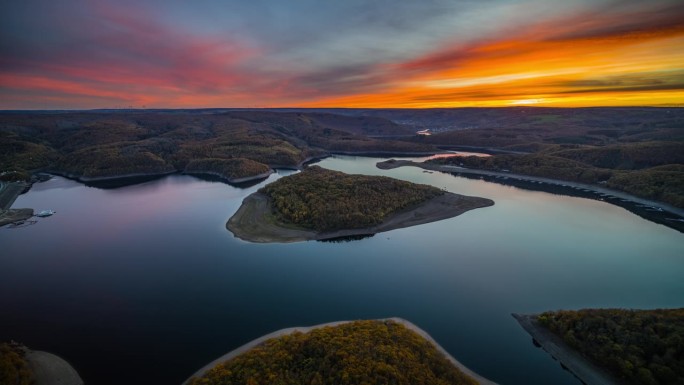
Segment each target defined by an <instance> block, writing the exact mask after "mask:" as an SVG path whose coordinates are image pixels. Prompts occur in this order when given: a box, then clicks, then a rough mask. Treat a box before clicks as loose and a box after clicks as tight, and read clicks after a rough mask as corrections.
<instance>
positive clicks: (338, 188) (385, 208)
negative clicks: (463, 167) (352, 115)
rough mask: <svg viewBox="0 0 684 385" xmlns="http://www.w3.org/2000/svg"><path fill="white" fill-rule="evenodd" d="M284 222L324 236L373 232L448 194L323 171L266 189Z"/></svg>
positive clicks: (383, 179) (310, 171) (393, 181)
mask: <svg viewBox="0 0 684 385" xmlns="http://www.w3.org/2000/svg"><path fill="white" fill-rule="evenodd" d="M259 192H261V193H263V194H265V195H267V196H268V197H269V198H270V199H271V201H272V205H273V209H274V210H275V214H276V216H277V218H278V219H279V220H281V221H282V222H285V223H291V224H295V225H297V226H300V227H304V228H307V229H312V230H316V231H319V232H324V231H334V230H339V229H356V228H364V227H371V226H374V225H377V224H379V223H381V222H382V221H383V220H384V219H385V218H386V217H387V216H388V215H390V214H392V213H394V212H396V211H398V210H401V209H405V208H409V207H413V206H416V205H418V204H420V203H422V202H425V201H427V200H428V199H431V198H434V197H437V196H439V195H442V194H444V192H443V191H442V190H440V189H438V188H435V187H432V186H427V185H421V184H415V183H411V182H406V181H401V180H398V179H393V178H388V177H383V176H368V175H350V174H345V173H342V172H338V171H332V170H327V169H324V168H321V167H319V166H310V167H307V168H306V169H305V170H304V171H302V172H301V173H299V174H295V175H291V176H288V177H285V178H281V179H279V180H277V181H275V182H273V183H271V184H268V185H266V186H265V187H262V188H261V189H260V190H259Z"/></svg>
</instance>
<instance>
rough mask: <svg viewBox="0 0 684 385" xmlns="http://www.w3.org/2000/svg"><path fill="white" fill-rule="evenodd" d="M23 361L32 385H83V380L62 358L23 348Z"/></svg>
mask: <svg viewBox="0 0 684 385" xmlns="http://www.w3.org/2000/svg"><path fill="white" fill-rule="evenodd" d="M21 350H23V351H24V359H25V360H26V362H27V363H28V366H29V369H30V370H31V373H32V374H33V377H34V381H33V382H32V384H33V385H83V384H84V382H83V379H82V378H81V376H80V375H79V374H78V372H77V371H76V369H74V367H73V366H71V364H69V362H67V361H66V360H65V359H64V358H62V357H60V356H58V355H56V354H52V353H49V352H44V351H40V350H31V349H29V348H27V347H25V346H22V347H21Z"/></svg>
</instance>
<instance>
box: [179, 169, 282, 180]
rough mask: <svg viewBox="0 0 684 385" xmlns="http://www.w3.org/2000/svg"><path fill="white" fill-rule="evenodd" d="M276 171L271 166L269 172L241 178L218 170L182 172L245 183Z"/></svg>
mask: <svg viewBox="0 0 684 385" xmlns="http://www.w3.org/2000/svg"><path fill="white" fill-rule="evenodd" d="M274 172H275V170H274V169H273V168H270V169H269V170H268V171H267V172H262V173H261V174H257V175H252V176H244V177H241V178H231V177H228V176H226V175H224V174H221V173H220V172H216V171H183V172H182V173H181V174H185V175H192V176H197V175H199V176H202V175H208V176H211V177H217V178H219V179H220V180H222V181H225V182H226V183H228V184H240V183H245V182H253V181H257V180H260V179H266V178H268V177H269V176H270V175H271V174H273V173H274Z"/></svg>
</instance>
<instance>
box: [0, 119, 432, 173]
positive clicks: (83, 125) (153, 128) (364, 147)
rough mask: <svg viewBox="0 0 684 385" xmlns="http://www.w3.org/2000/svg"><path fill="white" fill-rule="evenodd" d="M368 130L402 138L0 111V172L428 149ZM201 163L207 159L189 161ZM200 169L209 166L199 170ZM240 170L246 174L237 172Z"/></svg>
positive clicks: (263, 124) (322, 123)
mask: <svg viewBox="0 0 684 385" xmlns="http://www.w3.org/2000/svg"><path fill="white" fill-rule="evenodd" d="M369 126H373V127H377V129H376V131H375V132H376V133H378V132H380V133H390V132H395V131H396V133H406V128H403V127H401V126H398V125H396V124H394V123H392V122H390V121H387V120H383V119H381V118H373V119H370V118H368V119H366V118H357V117H348V116H329V115H324V114H315V113H311V114H307V113H295V112H288V113H278V112H269V111H258V110H254V111H229V112H212V111H203V110H199V111H194V112H191V111H174V110H169V111H139V112H135V111H130V112H103V111H95V112H60V113H57V112H54V113H48V112H43V113H30V112H17V113H1V114H0V172H2V171H18V174H20V175H21V174H24V175H25V174H26V172H27V171H35V170H46V171H54V172H58V173H63V174H68V175H70V176H74V177H81V178H98V177H116V176H122V175H127V174H138V173H165V172H174V171H184V170H185V169H186V167H187V166H188V165H191V169H192V171H193V172H199V171H216V170H217V169H218V170H222V169H228V170H230V171H231V172H232V173H233V174H235V175H239V176H240V177H245V176H247V174H249V173H250V172H252V170H253V171H254V172H256V173H257V174H260V173H263V169H264V167H266V168H268V167H277V166H289V167H294V166H297V165H299V164H300V163H301V162H302V161H304V160H306V159H307V158H310V157H316V156H321V155H324V154H326V153H328V152H331V151H346V152H430V151H434V147H432V146H430V145H425V144H417V143H408V142H398V141H391V140H378V139H373V138H369V137H367V136H365V135H361V134H360V133H362V132H365V131H366V130H368V129H369ZM203 159H212V161H210V162H209V161H205V162H204V163H202V162H199V163H198V162H197V161H199V160H203ZM221 159H224V160H225V159H241V160H243V161H238V162H231V163H226V162H220V160H221ZM244 160H248V161H251V162H248V161H244ZM254 162H257V163H260V165H256V164H254ZM201 165H207V166H212V169H211V170H199V169H198V167H199V166H201ZM218 165H220V166H218ZM243 165H244V166H245V167H248V169H241V168H239V167H241V166H243ZM226 167H228V168H226ZM235 167H238V169H236V168H235ZM189 171H190V170H189Z"/></svg>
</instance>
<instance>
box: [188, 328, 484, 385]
mask: <svg viewBox="0 0 684 385" xmlns="http://www.w3.org/2000/svg"><path fill="white" fill-rule="evenodd" d="M375 321H379V322H384V321H394V322H396V323H398V324H401V325H403V326H405V327H406V328H407V329H410V330H412V331H414V332H416V333H417V334H418V335H420V336H421V337H423V338H425V339H426V340H427V341H429V342H430V343H431V344H432V345H433V346H434V347H435V348H436V349H437V350H438V351H439V352H440V353H442V354H444V356H445V357H446V358H447V359H448V360H449V361H450V362H451V363H452V364H454V366H456V367H457V368H458V369H459V370H460V371H462V372H463V373H465V374H466V375H468V376H470V377H472V378H473V379H474V380H476V381H477V382H479V383H480V385H497V384H496V383H495V382H492V381H490V380H488V379H486V378H484V377H482V376H481V375H479V374H477V373H475V372H474V371H472V370H470V369H469V368H468V367H467V366H465V365H463V364H462V363H461V362H460V361H458V360H457V359H456V358H454V357H453V356H452V355H451V354H449V353H448V352H447V351H446V350H445V349H444V348H443V347H442V346H440V345H439V344H438V343H437V341H435V340H434V339H433V338H432V337H431V336H430V335H429V334H428V333H427V332H426V331H425V330H423V329H421V328H419V327H418V326H416V325H415V324H413V323H411V322H409V321H407V320H405V319H403V318H397V317H392V318H380V319H376V320H375ZM350 322H354V321H335V322H328V323H322V324H318V325H313V326H296V327H291V328H285V329H280V330H276V331H274V332H271V333H269V334H266V335H264V336H261V337H259V338H257V339H254V340H252V341H250V342H247V343H246V344H244V345H242V346H240V347H238V348H237V349H234V350H231V351H230V352H228V353H226V354H224V355H222V356H221V357H219V358H217V359H215V360H213V361H211V362H210V363H208V364H207V365H205V366H203V367H202V368H200V369H199V370H198V371H196V372H195V373H194V374H193V375H191V376H190V377H189V378H188V379H186V380H185V381H184V382H183V383H182V385H189V384H190V380H192V379H193V378H195V377H202V376H203V375H204V374H206V372H208V371H209V370H211V369H212V368H214V367H215V366H216V365H218V364H221V363H223V362H226V361H228V360H230V359H232V358H235V357H237V356H239V355H241V354H243V353H246V352H248V351H249V350H251V349H253V348H254V347H256V346H258V345H260V344H262V343H263V342H265V341H267V340H270V339H272V338H278V337H282V336H284V335H288V334H292V333H294V332H300V333H308V332H310V331H312V330H314V329H319V328H324V327H328V326H330V327H335V326H339V325H343V324H346V323H350Z"/></svg>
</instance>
